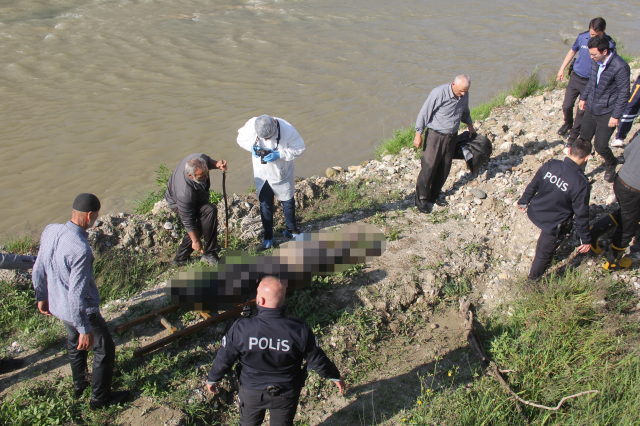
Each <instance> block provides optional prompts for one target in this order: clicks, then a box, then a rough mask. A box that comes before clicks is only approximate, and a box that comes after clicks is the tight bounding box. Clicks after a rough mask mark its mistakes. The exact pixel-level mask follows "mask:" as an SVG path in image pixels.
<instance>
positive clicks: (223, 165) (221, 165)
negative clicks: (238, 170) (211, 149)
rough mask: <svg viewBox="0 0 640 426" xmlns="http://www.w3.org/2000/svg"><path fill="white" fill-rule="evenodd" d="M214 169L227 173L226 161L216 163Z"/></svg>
mask: <svg viewBox="0 0 640 426" xmlns="http://www.w3.org/2000/svg"><path fill="white" fill-rule="evenodd" d="M216 169H218V170H220V171H222V172H226V171H227V160H220V161H218V162H217V163H216Z"/></svg>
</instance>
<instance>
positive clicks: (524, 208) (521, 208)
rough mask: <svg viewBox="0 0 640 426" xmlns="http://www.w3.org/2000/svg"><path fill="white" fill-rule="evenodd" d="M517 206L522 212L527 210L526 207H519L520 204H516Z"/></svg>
mask: <svg viewBox="0 0 640 426" xmlns="http://www.w3.org/2000/svg"><path fill="white" fill-rule="evenodd" d="M518 208H519V209H520V211H521V212H522V213H524V212H526V211H527V208H526V207H520V206H518Z"/></svg>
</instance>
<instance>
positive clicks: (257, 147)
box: [251, 145, 260, 158]
mask: <svg viewBox="0 0 640 426" xmlns="http://www.w3.org/2000/svg"><path fill="white" fill-rule="evenodd" d="M256 149H260V147H259V146H258V145H253V146H252V147H251V155H253V156H254V157H256V158H260V156H259V155H258V154H256Z"/></svg>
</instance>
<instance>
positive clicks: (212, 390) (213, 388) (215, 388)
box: [207, 383, 220, 395]
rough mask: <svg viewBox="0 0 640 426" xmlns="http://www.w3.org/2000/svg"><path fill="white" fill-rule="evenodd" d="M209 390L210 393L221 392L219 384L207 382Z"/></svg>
mask: <svg viewBox="0 0 640 426" xmlns="http://www.w3.org/2000/svg"><path fill="white" fill-rule="evenodd" d="M207 390H208V391H209V393H212V394H214V395H215V394H217V393H218V392H220V389H218V384H217V383H214V384H212V385H210V384H207Z"/></svg>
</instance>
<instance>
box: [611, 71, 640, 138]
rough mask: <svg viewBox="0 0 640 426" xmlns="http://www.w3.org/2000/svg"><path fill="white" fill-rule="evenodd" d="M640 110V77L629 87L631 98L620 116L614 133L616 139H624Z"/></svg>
mask: <svg viewBox="0 0 640 426" xmlns="http://www.w3.org/2000/svg"><path fill="white" fill-rule="evenodd" d="M639 111H640V77H638V79H637V80H636V83H635V84H634V85H633V88H632V89H631V98H630V99H629V103H628V104H627V107H626V108H625V110H624V113H623V114H622V118H621V119H620V125H619V126H618V134H617V135H616V139H622V140H624V139H625V138H626V137H627V135H628V134H629V131H630V130H631V126H632V125H633V120H634V119H635V118H636V115H638V112H639Z"/></svg>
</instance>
